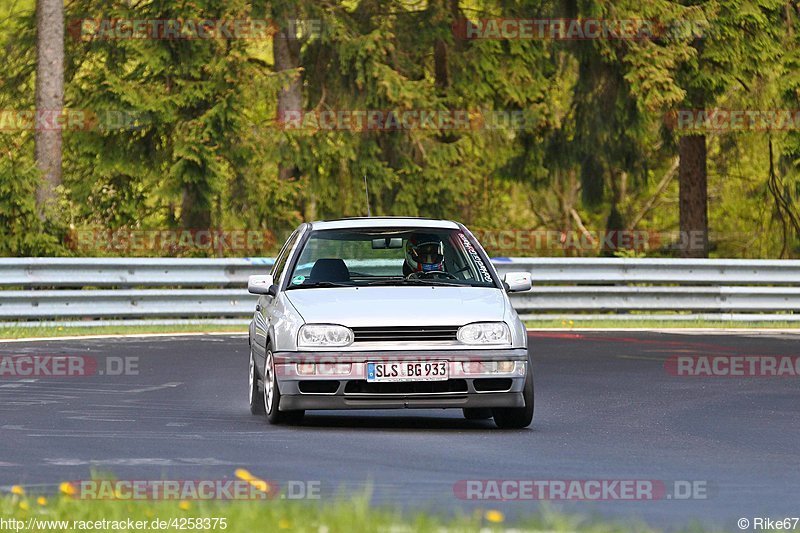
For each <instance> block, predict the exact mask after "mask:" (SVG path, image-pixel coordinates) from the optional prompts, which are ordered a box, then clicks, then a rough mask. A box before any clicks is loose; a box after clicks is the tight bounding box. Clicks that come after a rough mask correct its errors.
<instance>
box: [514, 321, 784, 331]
mask: <svg viewBox="0 0 800 533" xmlns="http://www.w3.org/2000/svg"><path fill="white" fill-rule="evenodd" d="M525 326H527V327H528V329H553V328H575V329H577V328H647V329H670V328H673V329H674V328H711V329H753V328H760V329H796V330H798V331H800V322H744V321H741V322H740V321H733V320H614V319H609V320H561V319H558V320H526V321H525Z"/></svg>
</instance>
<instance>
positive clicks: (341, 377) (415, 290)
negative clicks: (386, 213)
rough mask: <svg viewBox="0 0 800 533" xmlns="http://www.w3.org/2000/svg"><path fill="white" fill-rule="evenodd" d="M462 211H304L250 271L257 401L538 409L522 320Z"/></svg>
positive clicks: (516, 286) (520, 286)
mask: <svg viewBox="0 0 800 533" xmlns="http://www.w3.org/2000/svg"><path fill="white" fill-rule="evenodd" d="M530 288H531V278H530V273H528V272H509V273H507V274H506V275H505V276H504V277H503V279H502V280H501V279H500V278H499V277H498V275H497V272H496V271H495V269H494V267H493V265H492V263H491V262H490V261H489V258H488V257H487V255H486V252H484V250H483V248H482V247H481V245H480V244H479V243H478V242H477V240H476V239H475V237H474V236H473V235H472V234H471V233H470V231H469V230H468V229H467V228H466V227H464V226H463V225H462V224H459V223H456V222H451V221H446V220H431V219H419V218H393V217H386V218H374V217H373V218H351V219H343V220H331V221H322V222H312V223H306V224H302V225H301V226H300V227H299V228H297V229H296V230H295V231H294V233H292V235H291V236H290V237H289V239H288V240H287V241H286V243H285V244H284V245H283V248H282V249H281V251H280V253H279V254H278V256H277V258H276V260H275V264H274V266H273V268H272V272H271V273H270V274H268V275H262V276H251V277H250V279H249V282H248V290H249V291H250V292H251V293H253V294H257V295H259V298H258V304H257V305H256V309H255V313H254V315H253V320H252V322H251V323H250V333H249V342H250V383H249V390H250V394H249V400H250V411H251V412H252V413H253V414H266V415H267V418H268V419H269V421H270V422H271V423H273V424H276V423H288V424H296V423H299V422H301V421H302V418H303V415H304V413H305V411H306V410H314V409H404V408H408V409H432V408H459V409H463V413H464V416H465V417H466V418H468V419H481V418H491V417H493V418H494V421H495V423H496V424H497V426H498V427H501V428H523V427H526V426H528V425H530V423H531V421H532V419H533V403H534V402H533V369H532V367H531V360H530V358H529V356H528V347H527V336H526V332H525V327H524V325H523V323H522V321H521V320H520V319H519V317H518V316H517V313H516V311H515V310H514V308H513V307H512V306H511V303H510V302H509V298H508V295H507V293H509V292H514V291H526V290H529V289H530Z"/></svg>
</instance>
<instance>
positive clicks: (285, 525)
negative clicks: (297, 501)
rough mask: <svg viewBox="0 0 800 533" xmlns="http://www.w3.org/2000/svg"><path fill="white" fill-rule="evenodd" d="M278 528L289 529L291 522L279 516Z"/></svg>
mask: <svg viewBox="0 0 800 533" xmlns="http://www.w3.org/2000/svg"><path fill="white" fill-rule="evenodd" d="M278 528H280V529H291V528H292V523H291V522H289V521H288V520H286V519H285V518H281V519H280V520H278Z"/></svg>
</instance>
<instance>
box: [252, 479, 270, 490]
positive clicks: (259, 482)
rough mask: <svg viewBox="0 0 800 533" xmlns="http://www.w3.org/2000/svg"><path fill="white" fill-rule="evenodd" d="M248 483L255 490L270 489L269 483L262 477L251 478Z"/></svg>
mask: <svg viewBox="0 0 800 533" xmlns="http://www.w3.org/2000/svg"><path fill="white" fill-rule="evenodd" d="M250 485H252V486H253V487H254V488H255V489H256V490H260V491H261V492H269V491H270V486H269V483H267V482H266V481H264V480H263V479H251V480H250Z"/></svg>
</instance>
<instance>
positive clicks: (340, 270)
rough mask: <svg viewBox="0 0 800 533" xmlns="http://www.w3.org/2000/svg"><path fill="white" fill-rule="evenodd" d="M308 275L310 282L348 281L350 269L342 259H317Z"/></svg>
mask: <svg viewBox="0 0 800 533" xmlns="http://www.w3.org/2000/svg"><path fill="white" fill-rule="evenodd" d="M308 277H309V278H310V281H312V282H317V281H333V282H338V281H349V280H350V271H349V270H347V265H345V264H344V261H343V260H342V259H317V261H316V262H315V263H314V266H313V267H312V268H311V272H310V273H309V274H308Z"/></svg>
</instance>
